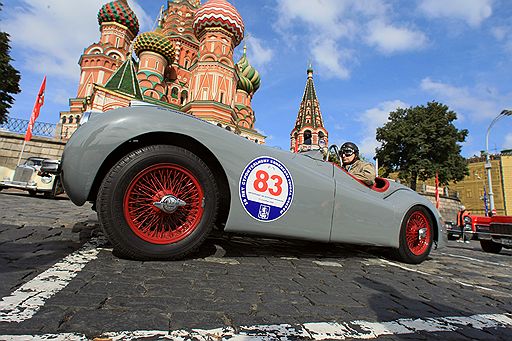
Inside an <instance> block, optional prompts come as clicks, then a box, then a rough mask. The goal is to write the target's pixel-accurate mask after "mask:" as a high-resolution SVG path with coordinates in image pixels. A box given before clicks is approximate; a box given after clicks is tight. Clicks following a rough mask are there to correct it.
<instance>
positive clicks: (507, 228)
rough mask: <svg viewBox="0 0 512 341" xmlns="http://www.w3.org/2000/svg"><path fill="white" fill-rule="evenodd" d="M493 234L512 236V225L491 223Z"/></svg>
mask: <svg viewBox="0 0 512 341" xmlns="http://www.w3.org/2000/svg"><path fill="white" fill-rule="evenodd" d="M490 231H491V233H496V234H505V235H510V236H512V224H503V223H491V228H490Z"/></svg>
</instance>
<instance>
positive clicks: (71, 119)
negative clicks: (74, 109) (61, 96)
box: [68, 116, 73, 124]
mask: <svg viewBox="0 0 512 341" xmlns="http://www.w3.org/2000/svg"><path fill="white" fill-rule="evenodd" d="M68 122H69V124H73V116H69V121H68Z"/></svg>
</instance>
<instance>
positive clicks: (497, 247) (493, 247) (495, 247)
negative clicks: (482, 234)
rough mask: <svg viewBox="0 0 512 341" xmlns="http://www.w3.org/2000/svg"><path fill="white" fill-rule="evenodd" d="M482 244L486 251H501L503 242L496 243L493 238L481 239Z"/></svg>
mask: <svg viewBox="0 0 512 341" xmlns="http://www.w3.org/2000/svg"><path fill="white" fill-rule="evenodd" d="M480 246H481V247H482V250H484V252H488V253H500V252H501V249H502V245H501V244H499V243H496V242H494V241H492V240H481V241H480Z"/></svg>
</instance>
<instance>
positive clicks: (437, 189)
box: [436, 172, 440, 209]
mask: <svg viewBox="0 0 512 341" xmlns="http://www.w3.org/2000/svg"><path fill="white" fill-rule="evenodd" d="M439 201H440V199H439V174H438V173H437V172H436V208H437V209H439Z"/></svg>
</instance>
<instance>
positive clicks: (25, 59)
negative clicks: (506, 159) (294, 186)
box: [0, 0, 512, 158]
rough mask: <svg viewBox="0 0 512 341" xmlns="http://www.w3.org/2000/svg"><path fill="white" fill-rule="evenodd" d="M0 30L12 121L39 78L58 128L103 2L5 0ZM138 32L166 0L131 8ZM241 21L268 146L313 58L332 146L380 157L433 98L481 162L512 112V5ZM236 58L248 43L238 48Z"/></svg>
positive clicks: (23, 110) (288, 4) (280, 138)
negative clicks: (381, 137) (403, 117)
mask: <svg viewBox="0 0 512 341" xmlns="http://www.w3.org/2000/svg"><path fill="white" fill-rule="evenodd" d="M3 2H4V7H3V11H2V12H1V14H0V19H1V21H0V30H2V31H7V32H8V33H9V34H10V35H11V48H12V50H11V56H12V57H13V58H14V60H15V61H14V63H13V64H14V66H15V67H16V68H17V69H18V70H19V71H20V72H21V75H22V82H21V88H22V93H21V94H19V95H17V96H16V102H15V104H14V106H13V108H12V109H11V114H10V116H11V117H19V118H28V117H29V116H30V112H31V110H32V107H33V104H34V100H35V96H36V94H37V91H38V89H39V86H40V84H41V81H42V79H43V77H44V75H47V76H48V83H47V91H46V102H45V105H44V107H43V108H42V112H41V115H40V118H39V119H38V121H42V122H50V123H56V122H57V121H58V119H59V112H60V111H65V110H68V108H69V107H68V99H69V98H70V97H74V96H75V95H76V91H77V86H78V81H79V75H80V72H79V67H78V64H77V63H78V59H79V57H80V55H81V53H82V52H83V49H84V48H85V47H87V46H89V45H90V44H91V43H93V42H97V41H98V40H99V27H98V23H97V19H96V15H97V12H98V10H99V9H100V7H101V6H102V5H103V4H104V3H106V2H107V1H104V0H87V1H81V0H37V1H36V0H7V1H5V0H4V1H3ZM129 3H130V5H131V6H132V8H134V10H135V11H136V13H137V15H138V18H139V21H140V22H141V31H142V32H143V31H148V30H151V29H152V28H153V27H154V23H155V19H156V17H157V15H158V13H159V9H160V7H161V6H162V5H163V4H165V3H166V1H164V0H144V1H142V0H135V1H134V0H131V1H129ZM231 3H232V4H234V5H235V7H237V9H238V11H239V12H240V14H241V15H242V17H243V19H244V21H245V27H246V41H247V44H248V57H249V60H250V62H251V63H252V64H253V65H254V66H255V67H256V68H257V69H258V71H259V72H260V74H261V76H262V86H261V88H260V90H259V91H258V92H257V93H256V95H255V97H254V100H253V109H254V110H255V112H256V127H257V129H258V130H260V131H261V132H262V133H264V134H265V135H267V136H268V139H267V144H269V145H272V146H278V147H280V148H283V149H288V148H289V146H290V139H289V134H290V132H291V130H292V128H293V125H294V123H295V119H296V116H297V112H298V109H299V104H300V100H301V98H302V95H303V91H304V86H305V84H306V69H307V66H308V61H309V60H311V61H312V63H313V68H314V70H315V85H316V89H317V94H318V97H319V100H320V108H321V110H322V114H323V118H324V123H325V126H326V128H327V130H328V131H329V140H330V143H336V144H340V143H343V142H344V141H347V140H351V141H354V142H356V143H357V144H358V145H359V146H360V149H361V150H362V151H363V154H364V155H365V156H367V157H368V158H371V157H373V153H374V149H375V147H376V146H378V144H377V142H376V141H375V129H376V128H377V127H379V126H382V125H383V124H384V123H385V122H386V120H387V117H388V114H389V112H390V111H393V110H395V109H396V108H397V107H409V106H416V105H424V104H426V103H427V102H428V101H431V100H436V101H439V102H441V103H443V104H446V105H448V106H449V107H450V109H452V110H454V111H455V112H457V114H458V120H457V121H456V126H457V127H458V128H459V129H462V128H466V129H468V130H469V137H468V139H467V142H466V143H464V145H463V155H464V156H472V155H474V154H479V151H480V150H482V149H484V146H485V133H486V130H487V127H488V126H489V124H490V122H491V120H492V119H493V118H494V117H495V116H496V115H497V114H498V113H499V112H501V110H503V109H512V81H511V80H512V58H511V57H512V23H511V21H510V18H511V17H512V4H511V3H510V0H449V1H446V0H422V1H410V0H258V1H249V0H231ZM235 55H236V60H238V58H239V57H240V55H241V46H239V47H238V48H237V50H236V53H235ZM506 148H512V117H510V118H509V117H507V118H504V119H503V120H501V121H500V122H499V124H498V125H497V126H495V127H494V128H493V129H492V132H491V137H490V149H492V150H494V151H500V150H502V149H506Z"/></svg>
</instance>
